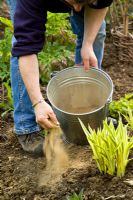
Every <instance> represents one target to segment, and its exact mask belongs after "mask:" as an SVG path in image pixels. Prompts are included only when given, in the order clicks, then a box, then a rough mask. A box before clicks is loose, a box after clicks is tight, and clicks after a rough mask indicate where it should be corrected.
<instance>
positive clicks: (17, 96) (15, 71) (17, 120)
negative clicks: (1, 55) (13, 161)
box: [7, 0, 40, 135]
mask: <svg viewBox="0 0 133 200" xmlns="http://www.w3.org/2000/svg"><path fill="white" fill-rule="evenodd" d="M7 3H8V5H9V8H10V14H11V19H12V21H13V16H14V12H15V7H16V1H15V0H7ZM15 41H16V39H15V38H14V37H13V38H12V44H13V43H14V42H15ZM10 72H11V73H10V74H11V86H12V94H13V101H14V126H15V127H14V128H15V132H16V134H17V135H22V134H29V133H34V132H36V131H40V127H39V126H38V125H37V123H36V120H35V114H34V110H33V108H32V103H31V100H30V98H29V95H28V92H27V90H26V88H25V85H24V82H23V80H22V78H21V74H20V71H19V65H18V58H17V57H11V61H10Z"/></svg>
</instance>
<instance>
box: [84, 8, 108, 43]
mask: <svg viewBox="0 0 133 200" xmlns="http://www.w3.org/2000/svg"><path fill="white" fill-rule="evenodd" d="M107 10H108V8H103V9H93V8H90V7H89V6H86V7H85V13H84V40H83V44H84V45H87V44H88V45H93V42H94V41H95V38H96V35H97V33H98V31H99V29H100V27H101V24H102V22H103V20H104V18H105V16H106V13H107Z"/></svg>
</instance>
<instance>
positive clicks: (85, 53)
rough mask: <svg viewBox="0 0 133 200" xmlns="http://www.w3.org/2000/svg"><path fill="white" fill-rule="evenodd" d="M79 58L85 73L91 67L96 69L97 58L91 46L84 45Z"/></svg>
mask: <svg viewBox="0 0 133 200" xmlns="http://www.w3.org/2000/svg"><path fill="white" fill-rule="evenodd" d="M81 56H82V60H83V67H84V69H85V71H88V70H89V69H90V68H91V67H98V62H97V58H96V56H95V53H94V50H93V46H92V45H86V44H84V45H83V46H82V49H81Z"/></svg>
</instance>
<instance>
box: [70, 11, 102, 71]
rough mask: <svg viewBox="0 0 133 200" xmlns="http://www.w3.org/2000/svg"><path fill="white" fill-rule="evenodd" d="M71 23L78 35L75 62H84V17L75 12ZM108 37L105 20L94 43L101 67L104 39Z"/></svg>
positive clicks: (71, 17)
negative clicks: (82, 49)
mask: <svg viewBox="0 0 133 200" xmlns="http://www.w3.org/2000/svg"><path fill="white" fill-rule="evenodd" d="M70 23H71V27H72V30H73V33H74V34H76V35H77V41H76V49H75V64H82V58H81V47H82V41H83V35H84V18H83V17H81V16H80V15H78V14H76V13H75V12H74V13H73V15H72V16H70ZM105 37H106V23H105V21H103V23H102V25H101V27H100V30H99V32H98V34H97V36H96V39H95V42H94V44H93V49H94V52H95V55H96V57H97V60H98V67H99V68H101V64H102V59H103V53H104V41H105Z"/></svg>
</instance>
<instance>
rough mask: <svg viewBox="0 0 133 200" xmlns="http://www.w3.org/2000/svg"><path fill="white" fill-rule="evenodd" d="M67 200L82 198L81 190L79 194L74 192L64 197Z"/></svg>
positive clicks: (79, 199)
mask: <svg viewBox="0 0 133 200" xmlns="http://www.w3.org/2000/svg"><path fill="white" fill-rule="evenodd" d="M66 199H67V200H83V199H84V195H83V190H81V192H80V193H79V194H76V193H74V194H73V195H72V196H68V197H66Z"/></svg>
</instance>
